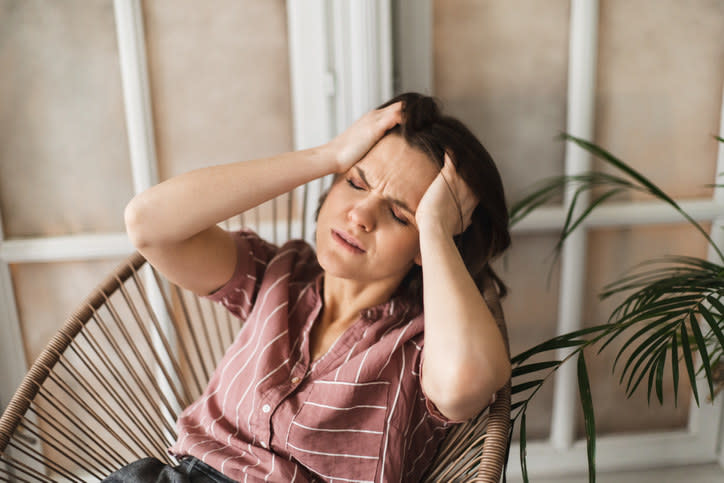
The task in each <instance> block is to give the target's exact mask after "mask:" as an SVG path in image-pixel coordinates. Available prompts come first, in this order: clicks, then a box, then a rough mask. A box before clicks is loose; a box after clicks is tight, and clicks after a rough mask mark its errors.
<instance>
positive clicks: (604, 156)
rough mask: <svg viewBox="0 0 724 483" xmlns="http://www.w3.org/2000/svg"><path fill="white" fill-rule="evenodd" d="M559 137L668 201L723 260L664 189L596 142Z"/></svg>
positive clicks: (718, 251) (715, 248)
mask: <svg viewBox="0 0 724 483" xmlns="http://www.w3.org/2000/svg"><path fill="white" fill-rule="evenodd" d="M561 137H562V138H563V139H566V140H568V141H572V142H574V143H575V144H577V145H578V146H580V147H581V148H583V149H585V150H586V151H588V152H589V153H591V154H593V155H594V156H596V157H598V158H599V159H601V160H603V161H606V162H607V163H609V164H610V165H612V166H614V167H616V168H617V169H619V170H620V171H623V172H624V173H626V174H627V175H629V176H630V177H631V178H633V179H634V180H636V181H637V182H638V183H639V184H640V185H641V186H642V187H643V188H644V189H645V190H646V191H648V192H649V193H650V194H652V195H654V196H655V197H656V198H658V199H660V200H662V201H664V202H666V203H668V204H669V205H671V206H672V207H673V208H674V209H675V210H676V211H678V212H679V213H680V214H681V215H682V216H683V217H684V218H686V220H687V221H688V222H689V223H691V224H692V225H693V226H694V227H695V228H696V229H697V230H698V231H699V233H701V234H702V235H703V236H704V238H706V240H707V241H708V242H709V244H710V245H711V246H712V247H713V248H714V250H715V251H716V252H717V254H718V255H719V258H720V259H721V260H723V261H724V254H722V252H721V251H720V250H719V247H718V246H716V244H715V243H714V242H713V240H712V239H711V238H710V237H709V234H708V233H707V232H706V231H705V230H704V229H703V228H702V227H701V225H699V223H697V222H696V220H694V219H693V218H692V217H691V216H689V214H688V213H686V212H685V211H684V210H682V209H681V207H680V206H679V204H678V203H676V201H674V200H673V199H672V198H670V197H669V195H667V194H666V193H665V192H664V191H662V190H661V189H660V188H659V187H658V186H656V185H655V184H654V183H652V182H651V181H649V179H648V178H646V177H645V176H644V175H642V174H641V173H639V172H638V171H636V170H635V169H633V168H632V167H631V166H629V165H627V164H626V163H624V162H623V161H621V160H619V159H618V158H616V157H615V156H614V155H612V154H611V153H609V152H608V151H606V150H605V149H603V148H601V147H599V146H597V145H596V144H593V143H591V142H589V141H585V140H583V139H581V138H578V137H575V136H571V135H570V134H565V133H564V134H562V135H561Z"/></svg>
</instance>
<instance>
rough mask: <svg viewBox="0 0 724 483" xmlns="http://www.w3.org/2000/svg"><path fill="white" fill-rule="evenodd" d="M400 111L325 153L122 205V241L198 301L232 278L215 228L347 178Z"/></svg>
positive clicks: (351, 132) (196, 174)
mask: <svg viewBox="0 0 724 483" xmlns="http://www.w3.org/2000/svg"><path fill="white" fill-rule="evenodd" d="M399 116H400V106H399V105H392V106H388V107H387V108H385V109H381V110H378V111H372V112H370V113H368V114H366V115H365V116H363V117H362V118H360V119H359V120H358V121H357V122H356V123H355V124H353V125H352V126H351V127H350V128H349V129H348V130H347V131H345V132H344V133H342V134H340V135H339V136H337V137H336V138H335V139H333V140H332V141H330V142H329V143H327V144H325V145H324V146H321V147H318V148H313V149H307V150H303V151H298V152H292V153H286V154H281V155H278V156H273V157H270V158H266V159H258V160H254V161H243V162H236V163H231V164H226V165H220V166H213V167H209V168H203V169H198V170H195V171H191V172H189V173H185V174H182V175H180V176H176V177H174V178H171V179H169V180H166V181H164V182H162V183H160V184H158V185H156V186H153V187H152V188H150V189H148V190H146V191H144V192H143V193H141V194H139V195H137V196H136V197H134V198H133V199H132V200H131V202H130V203H129V204H128V206H126V210H125V221H126V229H127V231H128V235H129V237H130V238H131V241H132V243H133V244H134V246H136V248H137V249H138V250H139V251H140V252H141V253H142V254H143V255H144V256H145V257H146V258H147V259H148V260H149V262H150V263H151V264H152V265H153V266H154V267H156V268H157V269H158V270H160V271H161V272H162V273H164V275H166V276H167V277H168V278H169V280H171V281H172V282H174V283H177V284H178V285H180V286H182V287H185V288H188V289H189V290H191V291H193V292H195V293H197V294H201V295H205V294H208V293H210V292H211V291H213V290H215V289H217V288H218V287H220V286H221V285H223V284H224V283H225V282H226V281H227V280H229V278H231V276H232V275H233V272H234V268H235V266H236V248H235V245H234V241H233V240H232V238H231V236H230V235H229V234H228V233H227V232H226V231H225V230H223V229H221V228H219V227H218V226H216V225H217V223H219V222H221V221H223V220H226V219H228V218H230V217H232V216H234V215H236V214H238V213H241V212H243V211H246V210H248V209H250V208H253V207H254V206H257V205H259V204H261V203H263V202H265V201H268V200H270V199H272V198H274V197H276V196H278V195H280V194H283V193H286V192H288V191H290V190H292V189H293V188H296V187H297V186H300V185H302V184H304V183H306V182H308V181H311V180H313V179H316V178H319V177H321V176H324V175H327V174H331V173H336V172H342V171H346V170H347V169H348V167H349V166H351V165H353V164H354V163H355V162H356V161H357V160H358V159H360V158H361V157H362V156H364V154H365V153H366V152H367V151H368V150H369V149H370V148H371V147H372V146H373V145H374V144H375V143H376V142H377V140H378V139H379V138H380V137H381V136H382V135H383V134H384V132H385V131H386V130H387V129H389V128H390V127H392V126H394V125H395V124H396V123H397V122H399Z"/></svg>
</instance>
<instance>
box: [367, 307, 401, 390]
mask: <svg viewBox="0 0 724 483" xmlns="http://www.w3.org/2000/svg"><path fill="white" fill-rule="evenodd" d="M408 310H409V308H408V309H407V310H405V313H404V314H403V315H402V319H401V320H400V321H399V322H398V323H397V324H395V325H393V326H392V327H390V328H389V329H387V330H386V331H385V333H384V334H382V337H380V340H382V339H384V338H385V336H386V335H387V334H389V333H390V332H391V331H393V330H394V329H396V328H397V327H399V326H400V325H402V324H403V323H404V317H405V316H406V315H407V311H408ZM374 347H375V345H374V344H373V345H371V346H370V347H368V348H367V349H366V350H365V355H364V357H362V361H360V364H359V368H358V369H357V377H355V379H354V380H355V382H357V381H359V375H360V373H361V372H362V366H364V362H365V360H366V359H367V354H369V352H370V350H372V348H374ZM393 352H394V350H393ZM380 373H382V371H380ZM377 378H378V379H379V375H378V377H377Z"/></svg>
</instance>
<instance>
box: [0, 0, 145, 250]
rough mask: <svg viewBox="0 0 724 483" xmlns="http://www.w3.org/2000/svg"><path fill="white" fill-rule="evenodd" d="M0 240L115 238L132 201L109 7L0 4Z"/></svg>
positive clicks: (36, 1)
mask: <svg viewBox="0 0 724 483" xmlns="http://www.w3.org/2000/svg"><path fill="white" fill-rule="evenodd" d="M0 71H2V75H0V99H2V102H0V213H1V214H2V219H3V227H4V231H5V236H6V237H21V236H43V235H63V234H69V233H77V232H104V231H122V230H123V206H124V205H125V203H126V201H127V200H128V199H129V198H130V197H131V195H132V192H133V188H132V183H131V169H130V164H129V162H128V142H127V137H126V131H125V120H124V113H123V99H122V92H121V78H120V68H119V65H118V51H117V46H116V33H115V26H114V20H113V3H112V1H111V0H105V1H96V2H85V1H82V0H68V1H63V2H54V1H48V0H28V1H20V0H2V1H0Z"/></svg>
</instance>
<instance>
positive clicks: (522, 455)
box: [520, 412, 528, 483]
mask: <svg viewBox="0 0 724 483" xmlns="http://www.w3.org/2000/svg"><path fill="white" fill-rule="evenodd" d="M525 429H526V428H525V412H523V415H522V416H521V418H520V470H521V474H522V476H523V481H524V482H525V483H528V465H527V464H526V459H527V455H526V452H525V446H526V440H527V435H526V431H525Z"/></svg>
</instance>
